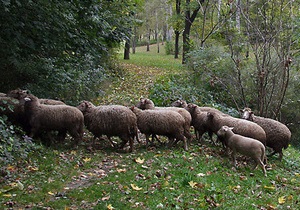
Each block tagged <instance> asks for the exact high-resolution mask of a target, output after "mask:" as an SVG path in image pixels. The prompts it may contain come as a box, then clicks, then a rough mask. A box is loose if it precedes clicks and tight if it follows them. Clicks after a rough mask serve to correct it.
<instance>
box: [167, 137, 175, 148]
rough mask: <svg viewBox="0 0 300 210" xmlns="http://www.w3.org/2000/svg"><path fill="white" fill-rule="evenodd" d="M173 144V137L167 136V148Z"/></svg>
mask: <svg viewBox="0 0 300 210" xmlns="http://www.w3.org/2000/svg"><path fill="white" fill-rule="evenodd" d="M173 145H174V138H173V137H172V138H171V137H169V142H168V144H167V146H168V148H171V147H172V146H173Z"/></svg>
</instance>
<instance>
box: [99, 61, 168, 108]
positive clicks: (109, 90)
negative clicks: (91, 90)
mask: <svg viewBox="0 0 300 210" xmlns="http://www.w3.org/2000/svg"><path fill="white" fill-rule="evenodd" d="M120 65H121V68H122V69H123V71H122V73H121V75H120V77H119V78H118V79H117V80H114V81H112V82H111V83H110V84H106V87H105V94H104V96H103V97H101V98H99V101H100V102H101V103H105V104H114V103H115V104H123V105H125V106H130V105H133V103H135V102H137V101H138V100H139V99H140V98H141V97H148V95H149V88H150V87H151V86H152V85H153V84H154V82H155V80H156V79H157V78H158V77H160V76H163V75H167V74H169V73H170V70H166V69H162V68H157V67H147V66H138V65H135V64H131V63H128V62H126V61H121V62H120Z"/></svg>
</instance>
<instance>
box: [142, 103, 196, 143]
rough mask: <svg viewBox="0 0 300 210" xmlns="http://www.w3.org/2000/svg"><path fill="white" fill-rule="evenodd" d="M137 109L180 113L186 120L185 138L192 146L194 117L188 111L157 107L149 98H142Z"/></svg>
mask: <svg viewBox="0 0 300 210" xmlns="http://www.w3.org/2000/svg"><path fill="white" fill-rule="evenodd" d="M136 107H137V108H140V109H142V110H146V109H154V110H171V111H175V112H178V113H179V114H180V115H181V116H182V117H183V118H184V120H185V126H184V136H185V137H186V138H187V139H188V144H190V142H191V138H192V135H191V133H190V128H191V123H192V116H191V114H190V113H189V112H188V111H187V110H186V109H184V108H180V107H155V105H154V103H153V101H152V100H150V99H147V98H141V99H140V101H139V103H138V104H137V105H136Z"/></svg>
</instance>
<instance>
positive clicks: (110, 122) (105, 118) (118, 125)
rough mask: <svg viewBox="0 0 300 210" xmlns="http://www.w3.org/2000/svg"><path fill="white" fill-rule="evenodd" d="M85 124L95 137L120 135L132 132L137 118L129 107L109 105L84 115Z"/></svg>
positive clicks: (96, 108)
mask: <svg viewBox="0 0 300 210" xmlns="http://www.w3.org/2000/svg"><path fill="white" fill-rule="evenodd" d="M84 118H85V124H86V126H87V128H88V130H90V131H91V132H92V133H93V134H94V135H102V134H104V135H116V136H117V135H119V134H121V133H126V134H127V133H129V132H132V129H134V127H136V116H135V114H134V113H133V112H132V111H131V110H130V109H129V108H127V107H125V106H121V105H107V106H98V107H95V108H93V109H92V110H91V111H90V112H89V113H86V114H85V115H84Z"/></svg>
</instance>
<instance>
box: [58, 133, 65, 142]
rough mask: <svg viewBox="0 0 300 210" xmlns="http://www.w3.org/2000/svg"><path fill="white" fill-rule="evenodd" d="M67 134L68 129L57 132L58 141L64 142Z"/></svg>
mask: <svg viewBox="0 0 300 210" xmlns="http://www.w3.org/2000/svg"><path fill="white" fill-rule="evenodd" d="M66 136H67V132H66V131H59V132H58V134H57V138H58V141H59V142H63V141H64V140H65V138H66Z"/></svg>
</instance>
